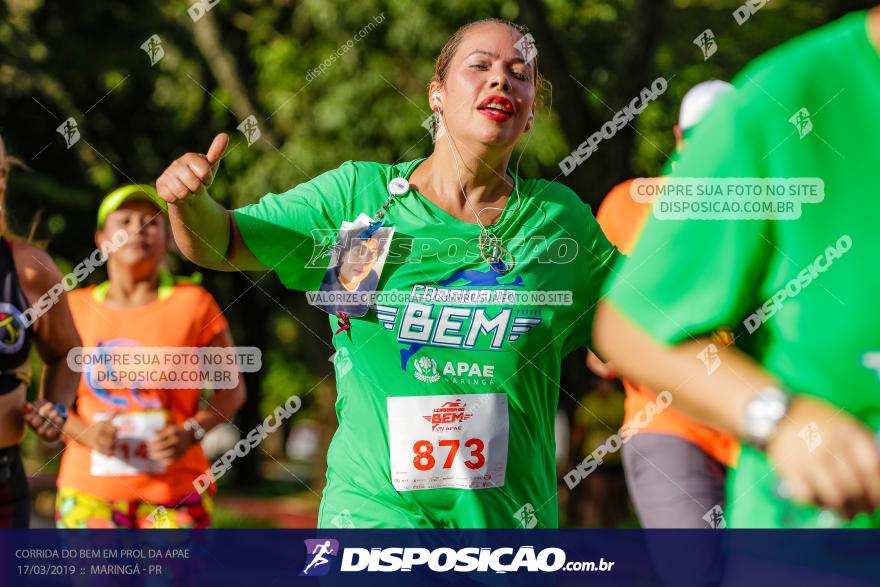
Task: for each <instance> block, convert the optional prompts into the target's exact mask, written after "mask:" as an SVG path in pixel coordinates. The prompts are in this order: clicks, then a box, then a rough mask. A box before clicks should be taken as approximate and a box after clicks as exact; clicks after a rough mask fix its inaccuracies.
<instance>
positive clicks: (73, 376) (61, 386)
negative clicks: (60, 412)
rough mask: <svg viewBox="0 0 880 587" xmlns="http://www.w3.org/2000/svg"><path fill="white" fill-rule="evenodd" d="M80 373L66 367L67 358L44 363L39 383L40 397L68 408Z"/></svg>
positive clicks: (73, 396) (74, 393)
mask: <svg viewBox="0 0 880 587" xmlns="http://www.w3.org/2000/svg"><path fill="white" fill-rule="evenodd" d="M79 378H80V373H78V372H76V371H73V370H72V369H71V368H70V367H69V366H68V365H67V358H66V357H60V358H58V359H56V360H54V361H51V362H49V363H46V366H45V367H44V368H43V379H42V381H41V382H40V397H42V398H44V399H45V400H47V401H50V402H52V403H54V404H64V405H65V406H67V407H68V408H69V407H70V406H71V405H72V404H73V400H74V398H75V397H76V388H77V386H78V385H79Z"/></svg>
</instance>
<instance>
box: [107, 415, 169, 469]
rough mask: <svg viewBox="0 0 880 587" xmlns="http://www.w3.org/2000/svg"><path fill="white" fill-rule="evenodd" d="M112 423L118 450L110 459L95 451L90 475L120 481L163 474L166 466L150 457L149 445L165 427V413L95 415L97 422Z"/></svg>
mask: <svg viewBox="0 0 880 587" xmlns="http://www.w3.org/2000/svg"><path fill="white" fill-rule="evenodd" d="M110 418H112V419H113V426H114V427H116V450H115V451H114V452H113V456H107V455H105V454H102V453H100V452H98V451H96V450H92V462H91V468H90V471H91V474H92V475H94V476H95V477H121V476H128V475H141V474H144V473H164V472H165V465H162V464H160V463H157V462H156V461H154V460H153V459H151V458H150V457H148V456H147V441H148V440H152V439H153V437H154V436H155V435H156V432H158V431H159V430H161V429H162V428H164V427H165V421H166V413H165V412H164V411H162V410H148V411H143V412H121V413H116V414H110V413H102V414H95V421H96V422H99V421H102V420H108V419H110Z"/></svg>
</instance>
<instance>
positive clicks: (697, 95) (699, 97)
mask: <svg viewBox="0 0 880 587" xmlns="http://www.w3.org/2000/svg"><path fill="white" fill-rule="evenodd" d="M732 90H733V86H732V85H730V84H729V83H727V82H723V81H721V80H717V79H713V80H709V81H706V82H700V83H698V84H697V85H695V86H694V87H692V88H691V89H690V90H688V92H687V94H685V95H684V98H683V99H682V100H681V110H680V111H679V114H678V126H679V128H681V130H687V129H689V128H691V127H692V126H694V125H695V124H697V123H698V122H700V120H702V119H703V116H705V114H706V112H708V111H709V107H710V106H711V105H712V104H714V103H715V100H717V99H718V98H720V97H721V96H723V95H724V94H726V93H727V92H730V91H732Z"/></svg>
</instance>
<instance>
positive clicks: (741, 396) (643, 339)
mask: <svg viewBox="0 0 880 587" xmlns="http://www.w3.org/2000/svg"><path fill="white" fill-rule="evenodd" d="M593 340H594V342H595V344H596V346H597V348H598V350H599V351H600V352H601V353H602V356H603V357H604V358H606V359H607V360H609V361H611V362H612V363H614V365H615V367H617V369H618V370H620V371H621V372H622V373H623V374H624V375H625V376H626V377H628V378H630V379H632V380H634V381H637V382H639V383H641V384H643V385H646V386H648V387H650V388H651V389H655V390H657V391H658V392H659V391H662V390H668V391H669V392H670V393H671V394H672V404H671V405H672V407H674V408H676V409H678V410H680V411H682V412H684V413H686V414H688V415H689V416H691V417H693V418H695V419H697V420H699V421H701V422H703V423H705V424H707V425H709V426H712V427H713V428H716V429H718V430H722V431H725V432H728V433H731V434H738V433H739V431H740V430H742V420H743V416H744V414H745V408H746V404H747V403H748V402H749V400H750V399H751V398H752V396H753V395H754V394H755V393H756V392H757V391H758V390H760V389H761V388H763V387H766V386H768V385H773V384H774V383H775V382H774V380H773V378H772V377H771V376H770V375H769V374H768V373H767V372H766V371H764V370H763V369H762V368H761V367H760V365H758V364H757V363H756V362H755V361H754V360H753V359H752V358H751V357H749V356H748V355H746V354H744V353H742V352H741V351H738V350H736V348H734V347H732V346H731V347H726V348H720V347H718V346H717V345H716V351H712V352H708V354H703V355H702V356H703V357H704V358H706V359H707V360H709V363H708V365H707V362H705V361H704V359H703V358H701V353H703V351H704V350H706V348H707V346H708V345H709V344H712V341H711V340H710V339H709V338H700V339H697V340H691V341H688V342H684V343H681V344H678V345H675V346H667V345H663V344H661V343H659V342H657V341H655V340H654V339H652V338H651V337H650V336H648V335H647V334H646V333H645V332H644V331H642V330H641V329H639V328H638V327H636V326H635V325H634V324H633V323H632V322H630V321H629V320H627V319H626V318H625V317H624V316H623V315H622V314H620V313H619V312H618V311H617V310H616V309H615V308H614V307H613V306H611V305H610V304H609V303H607V302H603V303H601V304H600V306H599V309H598V311H597V313H596V318H595V322H594V334H593ZM715 352H717V355H716V354H715ZM715 358H717V360H718V361H720V362H717V363H715V362H714V359H715Z"/></svg>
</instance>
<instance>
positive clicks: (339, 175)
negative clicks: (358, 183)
mask: <svg viewBox="0 0 880 587" xmlns="http://www.w3.org/2000/svg"><path fill="white" fill-rule="evenodd" d="M354 182H355V166H354V164H353V163H352V162H351V161H347V162H346V163H344V164H342V165H341V166H340V167H338V168H336V169H333V170H331V171H327V172H325V173H323V174H321V175H319V176H318V177H316V178H314V179H312V180H310V181H307V182H305V183H301V184H299V185H298V186H296V187H294V188H292V189H290V190H288V191H286V192H284V193H281V194H273V193H269V194H266V195H265V196H263V197H262V198H260V200H259V201H258V202H256V203H254V204H250V205H248V206H244V207H242V208H238V209H236V210H235V212H234V214H235V222H236V224H237V225H238V229H239V231H240V232H241V237H242V239H243V240H244V243H245V244H246V245H247V247H248V248H249V249H250V250H251V252H252V253H253V254H254V256H256V257H257V259H259V260H260V262H262V263H263V264H264V265H266V266H267V267H269V268H270V269H271V270H272V271H274V272H275V273H277V274H278V277H279V279H281V282H282V283H283V284H284V285H285V286H286V287H288V288H289V289H297V290H309V289H314V288H315V287H316V286H317V285H318V284H320V282H321V278H322V277H323V275H324V271H325V269H326V267H327V257H326V255H324V254H322V253H323V251H325V250H326V246H325V245H327V244H328V243H332V242H333V241H334V240H335V237H336V232H337V230H338V229H339V226H340V224H341V222H342V220H343V219H345V218H347V217H348V216H349V215H350V213H351V208H352V204H351V200H352V197H353V193H354Z"/></svg>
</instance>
